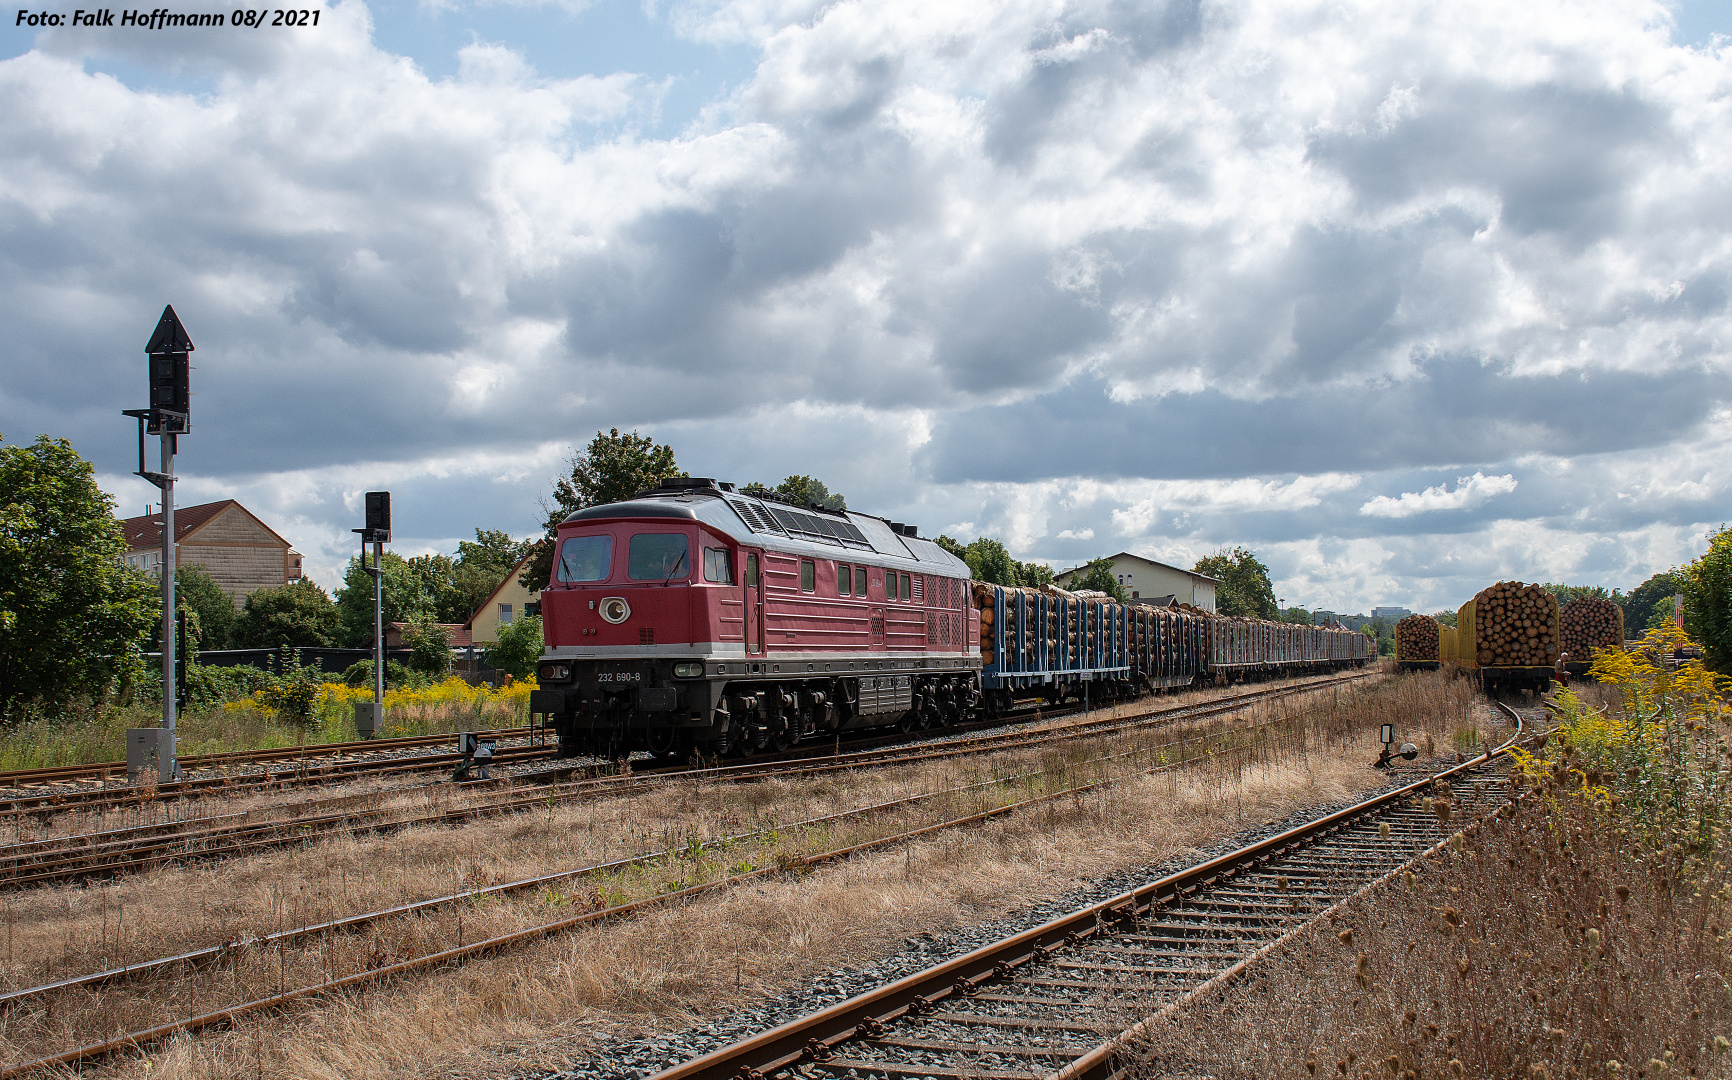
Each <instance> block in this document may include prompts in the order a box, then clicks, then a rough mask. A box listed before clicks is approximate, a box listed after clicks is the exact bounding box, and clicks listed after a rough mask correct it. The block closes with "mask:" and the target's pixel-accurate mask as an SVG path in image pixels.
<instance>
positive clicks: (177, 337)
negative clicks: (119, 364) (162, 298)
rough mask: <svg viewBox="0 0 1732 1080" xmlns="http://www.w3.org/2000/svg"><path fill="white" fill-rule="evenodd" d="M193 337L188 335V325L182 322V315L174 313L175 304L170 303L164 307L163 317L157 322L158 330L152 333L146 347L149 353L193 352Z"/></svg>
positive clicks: (145, 349)
mask: <svg viewBox="0 0 1732 1080" xmlns="http://www.w3.org/2000/svg"><path fill="white" fill-rule="evenodd" d="M192 350H193V344H192V338H190V337H187V334H186V327H184V326H182V325H181V324H180V316H179V315H176V314H175V313H174V305H173V304H169V305H168V306H166V307H164V308H163V309H162V318H161V319H160V320H158V322H157V324H156V332H155V333H154V334H152V335H150V344H148V345H146V346H145V347H144V351H145V352H147V353H153V354H154V353H188V352H192Z"/></svg>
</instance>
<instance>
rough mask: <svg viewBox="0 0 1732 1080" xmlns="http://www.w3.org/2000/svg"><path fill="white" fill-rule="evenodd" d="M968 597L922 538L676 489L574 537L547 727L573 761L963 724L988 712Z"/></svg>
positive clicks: (544, 607)
mask: <svg viewBox="0 0 1732 1080" xmlns="http://www.w3.org/2000/svg"><path fill="white" fill-rule="evenodd" d="M968 581H969V571H968V565H967V564H966V563H964V562H963V561H962V560H960V559H958V558H956V557H955V556H953V555H951V554H950V553H949V552H947V551H945V550H944V549H943V548H940V547H939V546H938V545H937V544H934V543H932V542H931V541H930V540H925V539H922V538H921V537H920V536H919V535H918V531H917V530H916V529H914V528H913V527H911V526H906V525H901V524H899V523H895V522H888V521H885V520H883V519H881V518H875V517H870V516H867V515H864V514H854V513H848V512H846V511H830V510H821V509H817V508H799V507H794V506H787V505H783V504H781V503H777V502H773V501H765V500H761V499H757V498H754V497H752V496H749V495H743V494H740V493H739V492H737V491H736V490H735V489H734V486H733V485H732V484H718V483H717V482H716V481H714V480H709V479H697V478H693V479H684V478H680V479H670V480H667V481H664V482H663V483H662V484H661V486H659V487H657V488H656V489H654V490H652V491H648V492H645V493H643V494H642V495H639V496H637V497H636V498H634V499H631V500H629V501H627V502H622V503H613V504H610V505H606V506H593V507H589V508H587V509H584V510H579V511H577V512H576V513H574V514H572V515H571V516H569V517H567V518H566V519H565V521H564V523H563V524H561V525H560V527H559V535H558V540H557V547H556V548H555V551H554V556H553V572H552V576H551V580H550V582H549V584H548V587H547V588H546V589H545V590H544V591H543V592H542V594H541V616H542V627H543V633H544V635H545V638H546V642H547V648H546V650H545V652H544V654H543V656H542V659H541V662H540V665H539V668H538V671H537V677H538V686H539V689H537V690H535V691H533V693H532V694H531V698H530V709H531V711H532V712H536V713H541V714H544V715H546V716H547V717H549V718H550V723H551V724H552V726H553V728H554V730H555V732H556V733H557V734H558V736H559V748H560V753H561V754H562V755H567V756H574V755H578V754H597V755H601V756H620V755H623V754H625V753H628V752H630V751H632V750H639V749H641V750H648V751H650V752H651V753H653V754H655V755H657V756H659V757H669V758H675V757H683V756H686V755H688V754H691V753H694V752H697V753H703V754H711V755H721V754H727V753H751V752H755V751H758V750H762V749H765V748H767V747H773V748H776V749H786V748H788V747H790V746H792V745H793V744H794V743H795V742H797V741H798V740H799V739H801V738H802V737H805V736H807V735H810V734H814V733H825V734H829V733H834V732H841V731H845V730H848V729H851V728H860V727H876V726H882V725H888V724H894V725H897V726H899V727H901V728H902V729H904V730H913V729H915V728H919V727H935V726H942V725H947V724H950V723H954V722H956V721H958V720H960V719H962V718H963V716H964V715H965V714H966V713H967V712H969V711H970V710H971V709H972V708H973V707H974V706H975V705H976V703H977V702H978V700H979V696H980V678H979V674H980V655H979V650H978V648H977V647H975V648H971V647H970V644H971V643H973V642H975V641H976V640H977V638H978V635H979V625H980V624H979V612H977V611H976V610H975V609H974V608H973V607H972V606H971V605H970V604H969V602H968Z"/></svg>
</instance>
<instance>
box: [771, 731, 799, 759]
mask: <svg viewBox="0 0 1732 1080" xmlns="http://www.w3.org/2000/svg"><path fill="white" fill-rule="evenodd" d="M799 741H800V733H799V732H797V731H795V730H794V729H793V728H790V727H787V726H784V727H782V729H781V730H779V731H772V732H770V749H772V750H774V751H775V752H776V753H778V754H785V753H787V752H788V751H790V750H792V749H793V748H794V744H795V743H797V742H799Z"/></svg>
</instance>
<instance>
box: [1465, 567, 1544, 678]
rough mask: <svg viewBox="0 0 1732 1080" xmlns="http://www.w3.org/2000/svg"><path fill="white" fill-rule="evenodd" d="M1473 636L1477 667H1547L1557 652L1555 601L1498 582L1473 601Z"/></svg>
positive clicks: (1532, 590)
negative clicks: (1476, 651) (1475, 646)
mask: <svg viewBox="0 0 1732 1080" xmlns="http://www.w3.org/2000/svg"><path fill="white" fill-rule="evenodd" d="M1473 634H1474V641H1475V643H1476V644H1477V645H1478V646H1479V655H1478V657H1476V659H1477V660H1478V662H1479V665H1480V666H1481V667H1550V666H1551V665H1552V664H1554V663H1556V662H1557V659H1558V652H1559V650H1560V645H1559V641H1558V601H1557V598H1556V597H1554V596H1552V594H1551V593H1549V592H1546V591H1545V590H1544V589H1542V588H1540V587H1539V586H1538V585H1524V584H1522V583H1521V582H1519V581H1500V582H1498V583H1497V584H1496V585H1493V586H1492V587H1491V588H1489V589H1486V590H1484V591H1482V592H1481V593H1480V594H1479V595H1477V596H1475V597H1474V598H1473Z"/></svg>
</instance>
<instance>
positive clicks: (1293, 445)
mask: <svg viewBox="0 0 1732 1080" xmlns="http://www.w3.org/2000/svg"><path fill="white" fill-rule="evenodd" d="M172 2H175V3H178V2H179V0H172ZM209 3H210V0H188V2H187V3H184V4H181V6H179V7H171V8H170V10H173V11H187V12H191V11H199V10H220V11H222V12H224V14H225V15H226V14H229V13H230V12H231V9H229V8H216V7H207V6H205V5H208V4H209ZM29 10H33V11H54V12H70V11H71V10H72V5H70V4H68V5H65V6H54V7H38V8H32V9H29ZM114 10H115V11H116V12H121V11H125V10H127V9H125V8H116V9H114ZM6 23H7V25H6V28H5V30H4V33H5V34H6V35H8V36H7V37H6V38H5V40H4V48H3V51H0V55H3V56H4V57H5V58H4V59H0V236H3V237H4V239H3V242H0V275H3V276H4V280H3V281H0V325H4V326H5V327H6V331H7V332H6V343H5V345H4V352H3V353H0V356H3V360H0V365H3V369H0V370H3V374H4V378H3V379H0V433H3V434H4V436H5V438H6V439H7V440H8V441H9V442H14V443H17V442H27V441H29V440H30V439H33V438H34V437H35V436H36V435H38V434H42V433H46V434H49V435H54V436H63V437H66V438H68V439H70V440H71V441H72V443H73V445H74V446H75V447H76V448H77V449H78V450H79V451H80V452H81V453H83V454H84V455H85V456H86V457H87V458H89V459H91V460H92V461H94V462H95V464H96V467H97V470H98V472H99V474H100V475H101V478H102V482H103V485H104V487H105V488H106V489H107V490H108V491H110V492H112V493H113V494H114V495H115V496H116V497H117V498H118V500H119V510H120V512H121V513H122V515H129V514H138V513H142V512H143V510H144V508H145V505H146V504H147V503H149V502H154V501H156V498H157V493H156V490H155V489H154V488H152V487H150V486H149V485H147V484H146V483H145V482H144V481H142V480H139V479H136V478H133V477H131V476H129V475H128V474H129V473H130V471H131V470H132V468H133V467H134V466H135V464H136V462H135V441H134V439H135V436H134V429H133V428H132V426H131V425H132V422H131V421H129V420H126V419H124V418H122V417H121V416H120V410H121V409H124V408H134V407H139V406H141V405H143V404H145V402H146V389H145V361H144V355H143V346H144V343H145V341H146V339H147V338H148V337H149V335H150V331H151V329H152V328H153V326H154V324H155V320H156V317H157V314H158V313H159V312H160V311H161V309H162V306H163V304H164V303H173V304H174V305H175V308H176V310H177V311H178V312H179V313H180V315H181V317H182V319H183V320H184V322H185V324H186V326H187V328H188V330H189V332H190V333H191V336H192V339H193V341H194V342H195V343H196V344H197V346H198V351H197V352H196V353H195V354H194V362H195V364H196V370H195V371H194V373H193V386H194V390H195V394H196V396H195V398H194V405H193V408H194V415H193V424H194V430H193V433H192V434H191V435H189V436H188V437H186V438H184V439H183V440H182V442H181V447H182V455H181V459H180V466H179V470H178V471H179V472H180V475H181V476H182V477H183V482H182V484H181V485H180V488H179V494H178V499H179V500H180V502H181V503H182V504H191V503H197V502H205V501H210V500H213V499H219V498H225V497H234V498H238V499H240V500H241V501H242V502H243V503H244V504H245V505H247V506H248V507H249V508H250V509H252V510H253V511H254V512H256V513H258V514H259V515H260V516H261V517H263V518H264V519H265V520H266V521H267V522H268V523H270V524H271V525H272V526H273V527H275V528H276V529H277V531H279V532H280V533H282V534H283V535H284V536H285V537H287V538H288V539H289V540H290V541H291V542H292V543H293V544H294V545H295V546H296V547H297V548H298V549H299V550H300V551H302V552H303V553H304V554H305V555H306V557H307V561H308V567H309V570H310V574H311V576H312V577H313V578H314V579H315V580H317V581H319V582H320V583H321V584H324V585H326V586H327V587H329V586H334V585H336V584H338V583H339V579H340V568H341V565H342V563H343V561H344V559H345V558H346V557H347V556H348V554H349V553H350V551H351V550H352V548H353V543H352V541H353V537H352V535H351V534H350V532H349V530H350V529H351V528H354V527H356V526H358V525H359V524H360V515H361V498H360V497H361V493H362V492H364V491H366V490H369V489H377V488H387V489H390V490H391V491H392V492H393V493H394V495H395V509H396V522H395V524H396V535H397V542H396V544H395V545H394V546H395V548H396V549H397V550H398V551H400V552H402V553H403V554H406V555H410V554H416V553H420V552H424V551H431V550H442V551H450V550H452V549H453V548H454V546H455V543H456V541H457V540H458V539H460V538H463V537H466V536H468V535H470V534H471V532H472V531H473V530H474V529H475V528H476V527H478V526H479V527H484V528H491V529H505V530H508V531H510V532H512V533H514V534H516V535H520V536H521V535H528V534H531V533H535V532H538V531H539V527H540V523H541V520H542V518H543V513H542V510H541V508H540V506H539V505H538V504H539V502H540V501H541V500H542V499H543V498H544V497H545V495H546V493H547V491H548V490H549V488H550V487H551V481H552V479H553V477H554V476H555V475H556V474H557V473H558V472H560V471H561V469H562V463H563V459H565V458H566V457H567V456H568V455H569V453H570V451H571V448H572V447H573V446H574V445H575V446H579V447H581V446H582V445H584V444H586V443H587V442H588V441H589V439H590V438H592V437H593V436H594V434H595V433H596V431H597V430H598V429H605V428H609V427H614V426H617V427H620V428H622V429H628V430H629V429H634V428H635V429H636V430H638V431H640V432H643V433H645V434H650V435H653V436H654V437H655V438H656V439H657V440H658V441H666V442H670V443H672V444H673V446H674V448H675V450H676V452H677V455H678V460H679V463H680V465H681V466H682V467H683V468H685V469H686V470H688V471H689V472H691V473H692V474H693V475H701V476H715V477H718V478H720V479H724V480H733V481H736V482H741V483H744V482H746V481H749V480H765V481H770V482H774V481H776V480H778V479H780V478H781V477H783V476H786V475H788V474H790V473H806V474H810V475H813V476H817V477H819V478H821V479H823V480H824V481H826V482H827V483H828V484H829V485H830V487H831V488H832V489H833V490H839V491H841V492H843V493H844V494H845V495H846V496H847V498H848V504H849V506H850V507H851V508H853V509H857V510H861V511H865V512H868V513H878V514H882V515H885V516H888V517H894V518H896V519H898V520H905V521H910V522H914V523H917V524H918V525H919V526H920V527H921V529H922V531H923V533H925V534H928V535H930V534H935V533H938V532H948V533H950V534H951V535H952V536H956V537H959V538H964V539H966V538H970V537H973V536H977V535H989V536H997V537H1001V538H1002V539H1004V540H1005V541H1006V542H1007V544H1008V545H1009V546H1010V548H1011V549H1012V551H1013V552H1014V553H1015V554H1017V555H1018V556H1019V557H1022V558H1030V559H1041V560H1046V561H1050V562H1053V563H1055V564H1062V565H1065V566H1068V565H1073V564H1074V563H1076V562H1079V561H1081V560H1084V559H1086V558H1089V557H1092V556H1096V555H1101V554H1110V553H1112V552H1117V551H1121V550H1129V551H1132V552H1137V553H1140V554H1144V555H1148V556H1150V557H1153V558H1156V559H1160V560H1163V561H1167V562H1173V563H1178V564H1181V565H1185V566H1189V565H1190V564H1191V562H1192V561H1193V560H1195V559H1196V558H1197V557H1199V556H1202V555H1206V554H1208V553H1210V552H1211V551H1213V550H1215V549H1216V548H1218V547H1222V546H1232V545H1244V546H1246V547H1249V548H1251V549H1253V550H1255V551H1256V552H1258V553H1259V554H1260V555H1261V556H1262V557H1263V559H1264V560H1265V561H1266V562H1267V563H1268V564H1269V566H1270V567H1271V569H1272V571H1273V577H1274V579H1275V584H1276V591H1277V592H1278V594H1279V595H1280V596H1281V597H1282V598H1283V599H1284V600H1285V601H1286V602H1287V603H1289V604H1295V603H1297V604H1303V605H1306V606H1314V607H1328V608H1332V609H1335V610H1340V611H1356V610H1366V609H1368V608H1369V607H1370V606H1372V605H1374V604H1383V603H1390V604H1401V605H1405V606H1409V607H1414V608H1418V609H1422V610H1427V611H1430V610H1436V609H1438V608H1441V607H1445V606H1449V607H1454V606H1456V605H1457V604H1459V603H1461V602H1462V601H1463V600H1465V599H1468V598H1469V597H1470V596H1471V595H1472V594H1473V593H1474V592H1475V591H1477V590H1478V589H1480V588H1482V587H1483V586H1485V585H1486V584H1489V583H1490V582H1491V581H1493V580H1496V579H1499V578H1521V579H1523V580H1542V581H1543V580H1554V581H1555V580H1562V581H1569V582H1575V583H1585V584H1604V585H1606V586H1608V587H1619V588H1624V589H1629V588H1631V587H1633V586H1635V585H1636V584H1637V583H1639V582H1640V581H1642V580H1643V579H1645V578H1646V577H1648V576H1649V575H1650V574H1652V573H1655V572H1656V571H1659V570H1664V569H1667V568H1668V567H1670V566H1672V565H1674V564H1676V563H1679V562H1682V561H1685V560H1688V559H1690V558H1691V557H1693V556H1694V555H1696V554H1697V553H1699V552H1700V550H1701V549H1702V547H1703V537H1704V534H1705V533H1706V531H1707V529H1708V528H1710V527H1711V526H1713V525H1716V524H1718V523H1719V522H1720V521H1722V520H1723V519H1728V518H1732V514H1728V512H1727V509H1726V507H1727V494H1728V488H1729V486H1732V473H1729V472H1728V468H1727V452H1728V449H1729V444H1732V317H1729V309H1728V299H1729V296H1732V235H1729V232H1728V225H1729V224H1732V40H1729V39H1728V38H1727V37H1725V36H1724V35H1725V34H1727V33H1732V18H1729V17H1728V16H1727V5H1725V4H1724V3H1722V2H1718V0H1716V2H1707V0H1703V2H1692V3H1685V4H1682V5H1670V6H1668V5H1667V4H1664V3H1644V2H1625V0H1605V2H1596V0H1583V2H1577V3H1549V2H1546V0H1529V2H1525V3H1510V2H1508V0H1485V2H1474V0H1449V2H1447V3H1436V4H1425V3H1414V4H1389V3H1383V2H1362V3H1352V2H1346V3H1344V2H1340V0H1329V2H1288V0H1245V2H1237V0H1236V2H1233V3H1216V2H1204V3H1200V4H1199V3H1182V2H1175V3H1166V4H1162V3H1159V2H1155V0H1148V2H1127V3H1114V2H1099V3H1069V4H1067V3H1060V2H1041V0H1026V2H1016V0H1007V2H1002V3H984V2H973V0H955V2H951V3H945V4H933V3H929V2H922V3H911V2H902V0H880V2H875V3H862V2H836V3H820V2H815V0H674V2H672V3H671V4H669V3H666V2H664V0H641V2H638V0H593V2H589V3H585V2H584V0H551V2H545V3H538V2H535V0H482V2H479V3H476V2H473V0H425V2H421V3H414V2H410V0H391V2H389V3H378V4H372V5H369V4H365V3H362V2H361V0H345V2H343V3H340V4H337V5H335V6H329V7H325V8H323V9H320V16H319V23H318V25H317V26H309V27H306V28H299V29H283V28H272V27H268V26H265V27H259V28H247V27H241V28H231V27H225V28H220V29H218V28H202V29H178V30H150V29H140V28H135V27H124V26H120V25H118V19H117V25H116V26H114V27H101V28H84V27H78V28H72V27H65V28H60V29H46V30H44V29H32V28H30V27H28V26H15V25H12V20H11V19H10V18H9V19H7V20H6ZM1717 35H1719V36H1717ZM152 467H154V462H153V466H152Z"/></svg>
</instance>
